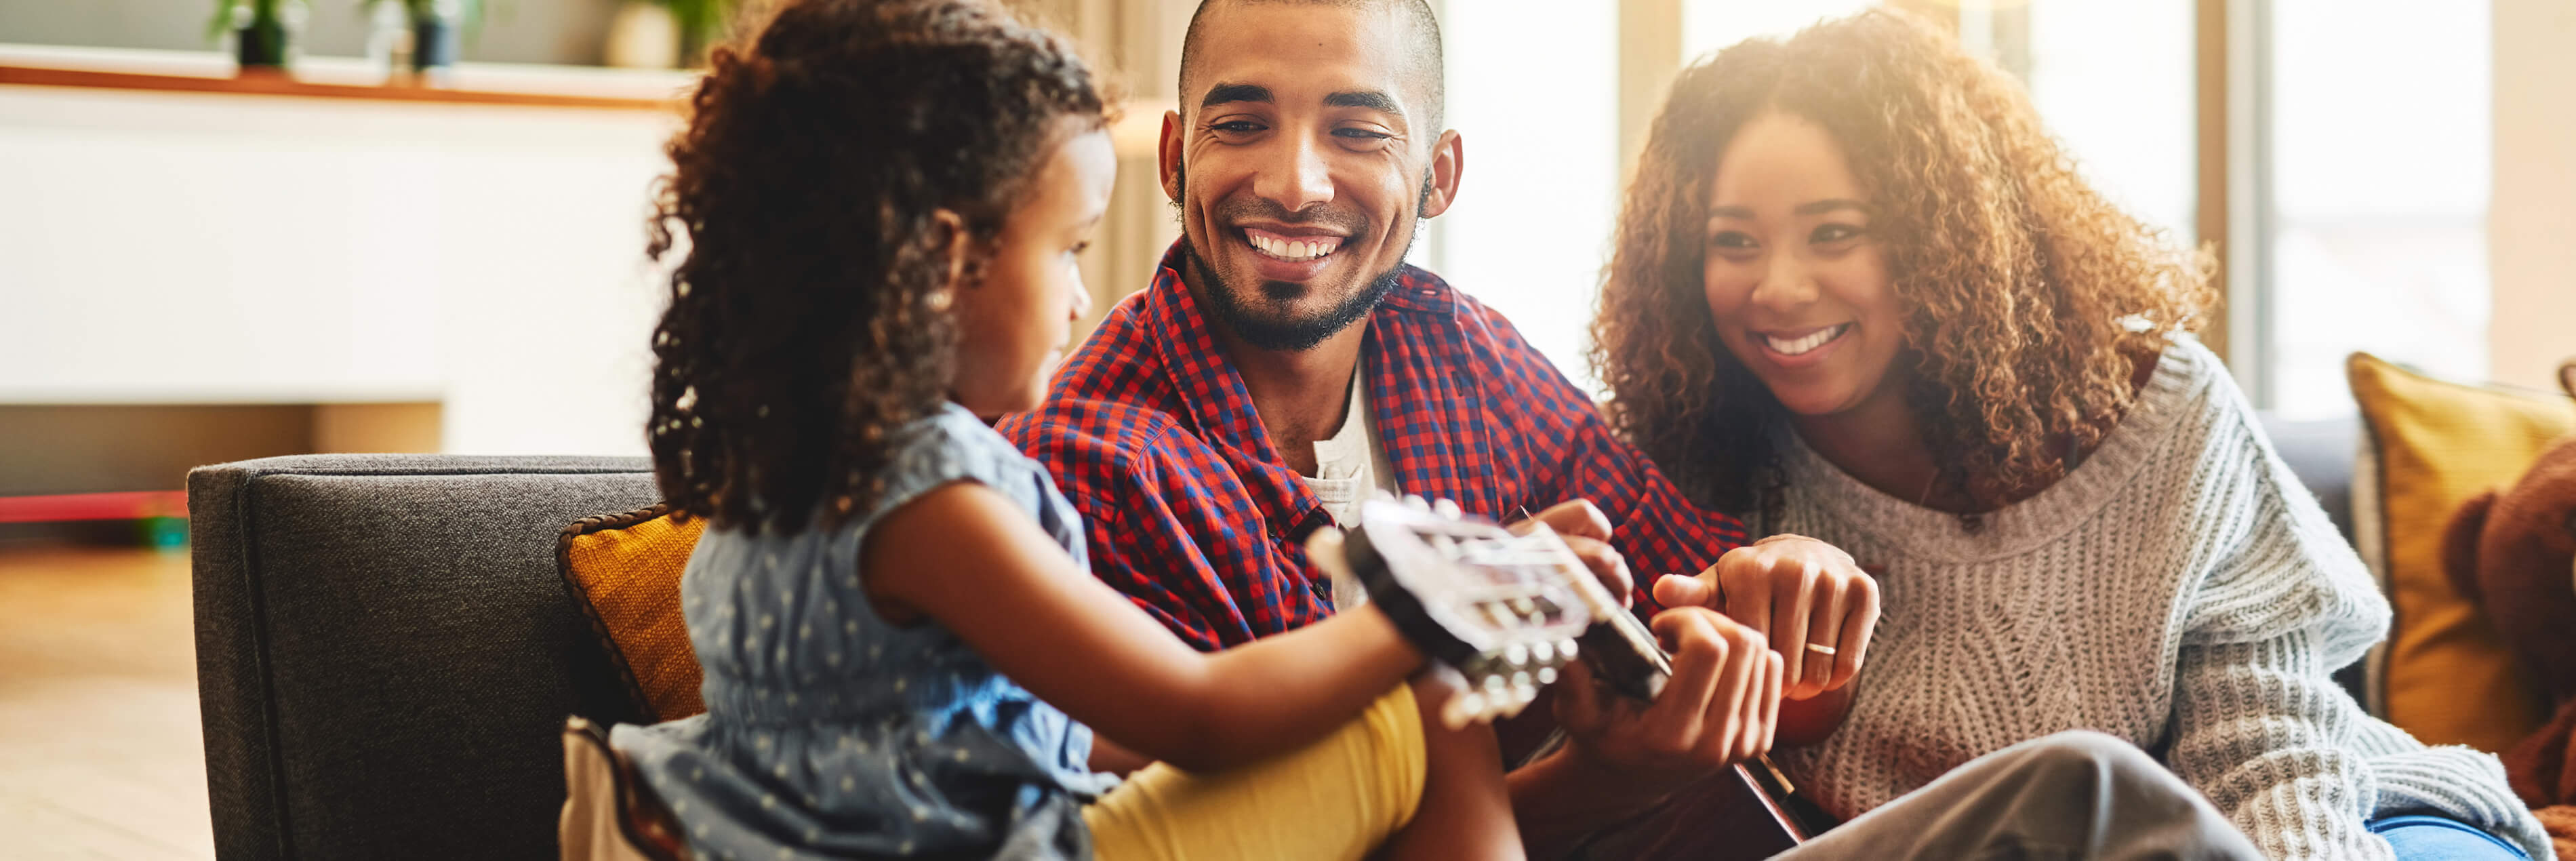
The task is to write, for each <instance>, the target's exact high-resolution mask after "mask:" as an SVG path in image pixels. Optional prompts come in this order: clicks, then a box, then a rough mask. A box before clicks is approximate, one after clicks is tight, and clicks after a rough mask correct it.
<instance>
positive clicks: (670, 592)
mask: <svg viewBox="0 0 2576 861" xmlns="http://www.w3.org/2000/svg"><path fill="white" fill-rule="evenodd" d="M706 526H707V522H706V520H704V519H702V518H700V519H691V520H689V521H687V522H680V521H678V520H676V519H674V518H673V517H672V516H671V508H670V506H668V505H655V506H653V507H651V508H644V509H638V510H635V511H629V512H625V513H623V514H609V515H601V516H598V517H585V518H582V519H580V520H577V521H574V522H573V523H572V525H570V526H566V527H564V530H563V537H562V538H561V539H558V540H557V542H556V545H555V560H556V563H557V565H558V566H560V567H561V568H562V569H563V578H564V588H566V589H568V590H570V592H571V595H572V597H573V603H574V605H575V606H577V607H579V608H580V609H581V610H582V612H583V614H584V615H585V616H588V617H589V619H590V623H591V630H592V633H593V634H594V635H596V636H597V637H598V640H599V647H600V651H601V653H602V654H604V655H606V656H607V657H608V659H609V662H610V664H611V665H612V666H614V667H615V668H616V670H617V674H618V677H619V680H620V681H622V682H624V683H625V685H626V688H627V692H628V694H629V695H631V696H632V697H633V698H634V703H635V707H636V709H637V710H638V711H641V712H642V713H643V714H644V715H645V716H646V717H647V718H649V719H651V720H654V721H666V720H673V719H677V718H684V717H688V716H690V715H693V714H697V713H699V712H703V711H706V710H707V707H706V704H705V703H704V702H703V701H701V700H700V699H699V698H698V683H699V682H700V681H701V680H702V679H704V675H703V674H702V673H701V672H699V669H698V653H697V650H696V649H695V648H693V647H692V646H690V645H689V625H688V621H687V620H686V619H684V618H682V616H681V614H680V574H681V573H682V572H684V571H686V570H688V567H689V553H690V552H691V551H693V550H695V549H697V546H698V534H699V533H701V532H704V531H706Z"/></svg>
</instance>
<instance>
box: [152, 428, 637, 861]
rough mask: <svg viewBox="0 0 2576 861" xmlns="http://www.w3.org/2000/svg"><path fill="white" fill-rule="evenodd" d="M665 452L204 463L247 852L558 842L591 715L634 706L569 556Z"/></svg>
mask: <svg viewBox="0 0 2576 861" xmlns="http://www.w3.org/2000/svg"><path fill="white" fill-rule="evenodd" d="M650 470H651V467H650V464H649V463H647V462H646V461H645V460H643V459H641V458H569V457H541V458H485V457H458V456H419V455H399V456H397V455H310V456H297V457H282V458H268V459H262V460H252V461H243V462H239V463H230V464H222V465H217V466H209V467H204V468H200V469H198V470H196V471H194V472H191V473H190V474H189V476H188V503H189V510H190V514H191V525H190V531H191V534H192V537H193V541H194V544H193V548H194V549H193V554H194V558H193V563H194V567H195V572H194V582H195V586H194V589H195V603H196V611H195V614H196V641H197V686H198V702H199V707H200V709H201V719H202V721H203V724H204V728H205V741H206V782H207V789H208V795H209V798H210V800H211V803H212V805H213V810H212V813H213V819H214V828H215V846H216V851H217V853H218V854H219V855H221V856H222V857H224V858H228V859H234V858H415V857H416V858H432V857H438V858H456V857H477V858H480V857H530V858H534V857H551V856H552V855H553V854H554V837H555V829H554V825H555V822H554V819H555V816H556V813H557V811H558V809H559V808H560V805H561V804H562V800H563V778H562V775H561V773H560V769H561V765H560V761H561V751H560V750H559V747H558V745H559V742H558V741H557V734H558V733H559V732H560V731H561V728H562V726H563V720H564V717H565V716H566V715H567V714H572V713H582V714H586V715H589V716H591V717H593V718H595V719H598V720H601V721H602V722H610V721H621V720H633V719H635V716H634V715H632V714H630V713H626V712H625V710H626V709H627V708H628V707H627V706H626V705H625V699H624V697H623V695H622V694H619V693H618V691H617V689H616V688H615V686H614V682H613V679H614V675H613V673H612V672H611V671H609V670H608V668H607V665H606V663H605V657H604V655H602V654H601V653H600V651H599V649H598V647H597V646H596V644H594V643H593V642H592V641H591V639H590V634H589V633H588V627H587V626H586V624H585V623H584V622H583V620H582V617H581V616H580V615H579V614H578V611H577V610H576V609H574V608H573V607H572V605H571V603H570V599H569V598H568V597H567V596H566V594H565V592H564V589H563V587H562V585H561V580H560V578H559V577H558V576H557V574H556V570H555V561H554V540H555V535H556V533H557V531H558V530H560V529H561V528H562V527H563V525H564V524H566V523H569V522H571V521H573V520H576V519H579V518H582V517H587V516H591V515H596V514H604V513H610V512H616V511H624V510H629V509H634V508H640V507H643V506H645V505H650V504H652V503H653V502H654V501H655V500H656V499H657V498H658V496H659V494H658V493H657V492H656V491H655V489H654V486H653V478H652V474H651V471H650Z"/></svg>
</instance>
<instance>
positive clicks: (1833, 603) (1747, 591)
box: [1655, 535, 1878, 700]
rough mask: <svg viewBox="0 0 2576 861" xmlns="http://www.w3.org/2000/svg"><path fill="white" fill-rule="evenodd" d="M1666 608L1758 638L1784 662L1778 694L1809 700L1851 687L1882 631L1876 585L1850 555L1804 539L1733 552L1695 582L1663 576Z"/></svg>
mask: <svg viewBox="0 0 2576 861" xmlns="http://www.w3.org/2000/svg"><path fill="white" fill-rule="evenodd" d="M1655 598H1656V600H1659V601H1662V602H1664V605H1665V606H1667V607H1689V606H1699V607H1713V608H1716V609H1719V610H1724V611H1726V615H1727V616H1729V617H1732V618H1733V619H1735V620H1736V621H1738V622H1742V623H1744V625H1746V626H1747V627H1750V628H1752V629H1753V630H1754V631H1756V632H1759V633H1761V634H1762V635H1763V636H1764V637H1765V639H1766V640H1767V641H1768V642H1769V643H1770V644H1771V646H1772V648H1774V649H1777V650H1779V652H1780V655H1781V657H1782V658H1784V659H1785V660H1786V661H1787V667H1788V675H1787V677H1786V678H1784V679H1783V680H1782V682H1783V683H1782V685H1781V690H1782V692H1783V693H1784V694H1785V695H1786V696H1788V697H1789V698H1790V699H1799V700H1803V699H1807V698H1809V697H1813V696H1815V695H1817V694H1821V693H1824V692H1826V691H1829V690H1833V689H1836V688H1840V687H1842V686H1843V685H1845V684H1847V683H1849V682H1850V681H1851V679H1852V676H1853V675H1854V674H1856V673H1859V672H1860V667H1861V660H1862V658H1864V657H1866V656H1867V653H1868V651H1869V636H1870V632H1871V631H1872V630H1873V629H1874V628H1876V627H1877V626H1878V581H1877V580H1875V579H1873V578H1871V577H1870V576H1869V575H1868V574H1867V573H1864V572H1863V571H1861V569H1860V566H1859V565H1857V564H1854V563H1853V562H1852V558H1851V554H1848V553H1844V552H1842V551H1841V550H1839V549H1836V548H1835V547H1834V546H1833V545H1830V544H1826V543H1824V542H1822V541H1817V540H1815V539H1813V538H1808V537H1805V536H1800V535H1774V536H1771V537H1769V538H1765V539H1762V540H1760V541H1756V542H1754V543H1752V544H1750V545H1746V546H1743V547H1738V548H1736V549H1734V550H1731V551H1728V552H1727V554H1726V555H1725V556H1721V557H1718V560H1717V564H1715V565H1711V566H1709V568H1708V570H1706V571H1702V572H1700V574H1699V576H1697V577H1665V578H1663V579H1662V580H1659V581H1657V582H1656V583H1655Z"/></svg>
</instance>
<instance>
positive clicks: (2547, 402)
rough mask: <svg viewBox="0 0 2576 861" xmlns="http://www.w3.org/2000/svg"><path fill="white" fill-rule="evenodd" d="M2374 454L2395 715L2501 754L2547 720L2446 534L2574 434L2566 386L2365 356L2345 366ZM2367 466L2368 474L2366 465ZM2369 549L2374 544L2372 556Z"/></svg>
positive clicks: (2439, 740) (2384, 685) (2386, 682)
mask: <svg viewBox="0 0 2576 861" xmlns="http://www.w3.org/2000/svg"><path fill="white" fill-rule="evenodd" d="M2345 372H2346V374H2347V376H2349V377H2350V378H2351V381H2352V394H2353V399H2354V400H2356V401H2358V402H2359V403H2360V405H2361V416H2362V423H2363V425H2364V426H2365V427H2366V428H2367V429H2368V431H2369V438H2370V441H2371V448H2372V451H2371V452H2369V453H2367V454H2365V457H2367V458H2371V459H2373V461H2374V462H2373V463H2365V464H2364V465H2363V466H2364V470H2365V473H2368V472H2372V471H2375V473H2376V475H2377V478H2378V482H2377V486H2376V488H2375V491H2376V493H2374V494H2370V495H2373V496H2376V498H2377V500H2378V505H2377V506H2376V508H2377V510H2376V511H2375V512H2374V511H2366V510H2365V511H2356V512H2355V514H2354V516H2355V519H2356V520H2361V519H2370V520H2372V521H2373V523H2372V524H2371V525H2372V526H2375V527H2377V528H2375V529H2374V528H2369V527H2364V528H2363V529H2362V530H2361V534H2362V537H2363V540H2365V541H2369V540H2371V538H2372V537H2373V536H2376V537H2377V538H2378V540H2379V546H2377V547H2369V548H2364V555H2366V556H2371V557H2373V561H2374V562H2375V563H2376V564H2377V566H2378V568H2379V572H2378V573H2379V576H2380V581H2381V583H2382V585H2383V586H2384V587H2385V588H2386V589H2387V590H2388V596H2389V602H2390V604H2391V605H2393V606H2394V608H2395V611H2396V621H2395V628H2394V630H2392V631H2391V632H2390V634H2389V640H2388V643H2387V644H2386V646H2385V647H2384V648H2383V649H2382V650H2381V652H2380V654H2379V656H2378V658H2379V660H2380V665H2379V667H2378V668H2377V669H2378V671H2379V672H2378V682H2379V685H2378V686H2377V687H2378V693H2379V694H2380V705H2381V708H2382V714H2383V716H2384V717H2386V718H2387V719H2388V721H2389V722H2390V723H2394V724H2396V725H2397V726H2398V727H2399V728H2402V729H2404V730H2406V731H2407V732H2409V733H2413V734H2414V735H2415V737H2416V738H2419V739H2422V740H2423V741H2425V742H2426V743H2428V744H2466V745H2469V746H2472V747H2476V748H2478V749H2481V750H2486V751H2491V752H2502V751H2505V750H2507V749H2509V748H2511V747H2512V746H2513V744H2514V743H2515V742H2517V741H2520V740H2521V739H2522V738H2523V736H2526V735H2529V734H2530V733H2531V732H2532V730H2534V729H2537V728H2538V727H2539V726H2540V721H2541V720H2542V719H2543V718H2544V717H2546V714H2545V713H2544V711H2543V704H2542V702H2541V700H2540V697H2539V695H2538V692H2537V689H2536V688H2534V687H2533V686H2532V685H2531V684H2529V683H2528V682H2527V681H2526V680H2525V679H2524V678H2523V677H2522V675H2521V670H2520V669H2519V668H2518V667H2517V665H2516V664H2515V661H2514V658H2513V653H2512V650H2511V649H2510V648H2508V647H2507V646H2506V645H2505V644H2504V641H2503V640H2502V639H2501V638H2499V637H2498V636H2497V634H2496V631H2495V628H2494V626H2493V625H2492V624H2490V623H2489V622H2488V621H2487V619H2486V617H2485V616H2484V615H2483V614H2481V613H2480V612H2479V611H2478V609H2477V607H2476V606H2475V605H2473V604H2471V603H2470V602H2469V601H2468V600H2467V599H2465V598H2462V597H2461V596H2460V595H2459V593H2458V592H2457V591H2455V590H2453V589H2452V588H2451V584H2450V581H2449V580H2448V579H2447V578H2445V577H2444V576H2443V573H2442V534H2443V531H2444V529H2445V527H2446V525H2447V524H2448V523H2449V522H2450V519H2451V515H2452V513H2453V512H2456V511H2458V510H2459V507H2460V503H2461V502H2462V501H2464V500H2466V499H2467V498H2468V497H2470V496H2472V495H2474V494H2476V493H2478V492H2479V491H2482V490H2486V489H2489V488H2492V487H2495V486H2497V485H2500V484H2505V483H2508V482H2511V481H2513V480H2514V479H2515V478H2518V477H2520V476H2521V475H2522V473H2523V472H2524V471H2525V470H2527V469H2529V468H2530V466H2531V464H2532V462H2533V461H2535V460H2537V459H2538V458H2539V457H2540V452H2541V450H2542V449H2544V448H2546V447H2547V446H2548V444H2549V443H2550V442H2551V441H2552V440H2555V439H2557V438H2558V437H2561V436H2565V435H2566V434H2567V433H2569V432H2570V431H2571V430H2576V406H2571V405H2570V403H2569V402H2568V399H2567V398H2566V397H2565V396H2563V395H2557V394H2554V393H2541V392H2526V391H2522V390H2517V389H2510V388H2502V387H2495V386H2474V385H2464V384H2460V383H2453V382H2447V381H2443V380H2438V379H2434V378H2431V377H2426V376H2424V375H2421V374H2417V373H2415V372H2413V371H2409V370H2407V369H2405V368H2401V367H2398V366H2397V365H2394V364H2390V363H2388V362H2386V361H2383V360H2381V359H2379V358H2377V357H2375V356H2371V355H2369V354H2367V353H2354V354H2353V355H2352V357H2351V358H2350V359H2348V360H2346V362H2345ZM2374 468H2375V469H2374ZM2371 551H2376V552H2375V553H2374V552H2371Z"/></svg>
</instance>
